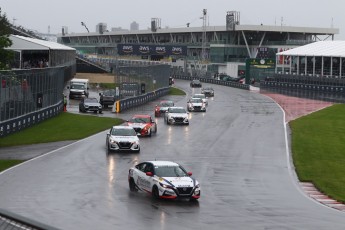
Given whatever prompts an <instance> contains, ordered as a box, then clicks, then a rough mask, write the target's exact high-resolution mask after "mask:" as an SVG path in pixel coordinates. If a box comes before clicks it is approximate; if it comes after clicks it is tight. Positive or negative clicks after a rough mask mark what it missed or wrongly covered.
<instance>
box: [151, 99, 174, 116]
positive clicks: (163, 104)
mask: <svg viewBox="0 0 345 230" xmlns="http://www.w3.org/2000/svg"><path fill="white" fill-rule="evenodd" d="M172 106H174V102H173V101H168V100H164V101H160V102H159V104H158V105H156V108H155V116H156V117H159V116H160V115H162V114H165V112H166V111H167V109H168V108H169V107H172Z"/></svg>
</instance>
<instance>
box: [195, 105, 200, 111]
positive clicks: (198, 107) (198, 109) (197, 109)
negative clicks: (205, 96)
mask: <svg viewBox="0 0 345 230" xmlns="http://www.w3.org/2000/svg"><path fill="white" fill-rule="evenodd" d="M193 108H194V110H196V111H200V110H201V106H194V107H193Z"/></svg>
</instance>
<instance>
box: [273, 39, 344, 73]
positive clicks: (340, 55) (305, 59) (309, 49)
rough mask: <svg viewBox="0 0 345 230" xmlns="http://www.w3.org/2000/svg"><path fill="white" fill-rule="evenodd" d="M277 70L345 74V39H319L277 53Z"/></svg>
mask: <svg viewBox="0 0 345 230" xmlns="http://www.w3.org/2000/svg"><path fill="white" fill-rule="evenodd" d="M276 58H277V59H276V60H277V65H276V72H280V71H281V72H283V73H286V70H287V71H288V73H289V74H291V73H292V74H302V75H320V76H324V75H325V76H335V77H337V76H341V77H342V76H344V75H345V71H344V70H345V41H319V42H314V43H310V44H308V45H304V46H300V47H297V48H294V49H290V50H286V51H283V52H279V53H277V54H276Z"/></svg>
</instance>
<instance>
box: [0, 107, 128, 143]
mask: <svg viewBox="0 0 345 230" xmlns="http://www.w3.org/2000/svg"><path fill="white" fill-rule="evenodd" d="M122 122H123V120H122V119H118V118H109V117H96V116H85V115H78V114H72V113H61V114H59V115H58V116H56V117H53V118H51V119H48V120H46V121H43V122H42V123H40V124H38V125H35V126H32V127H29V128H27V129H24V130H22V131H21V132H18V133H14V134H12V135H9V136H6V137H3V138H1V139H0V147H9V146H18V145H29V144H38V143H48V142H55V141H66V140H79V139H82V138H85V137H88V136H90V135H93V134H95V133H98V132H101V131H103V130H106V129H108V128H110V127H111V126H112V125H118V124H121V123H122Z"/></svg>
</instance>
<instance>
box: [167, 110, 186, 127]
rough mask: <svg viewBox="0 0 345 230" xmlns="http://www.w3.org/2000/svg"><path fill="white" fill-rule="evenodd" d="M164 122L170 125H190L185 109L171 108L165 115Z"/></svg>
mask: <svg viewBox="0 0 345 230" xmlns="http://www.w3.org/2000/svg"><path fill="white" fill-rule="evenodd" d="M164 121H165V122H166V123H167V124H168V125H172V124H181V125H189V119H188V113H187V111H186V110H185V109H184V108H183V107H169V108H168V110H167V112H166V113H165V116H164Z"/></svg>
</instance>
